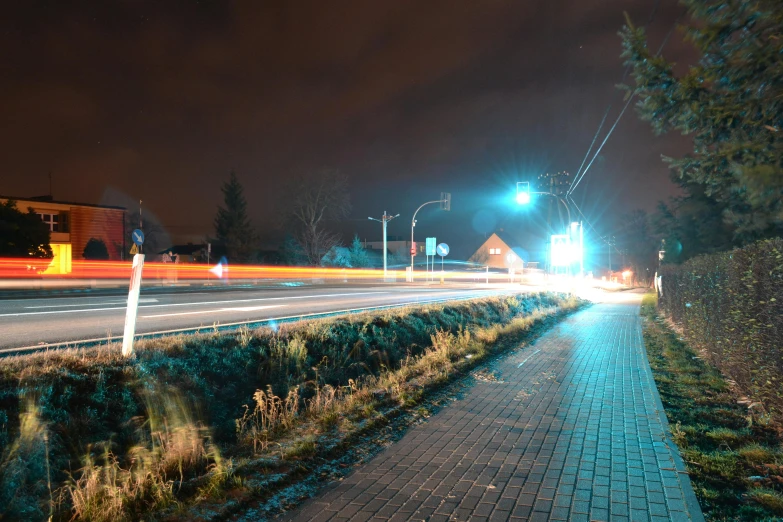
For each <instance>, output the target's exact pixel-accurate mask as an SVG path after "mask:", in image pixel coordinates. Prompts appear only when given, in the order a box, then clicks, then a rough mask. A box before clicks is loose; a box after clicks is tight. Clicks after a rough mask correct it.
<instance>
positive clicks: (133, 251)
mask: <svg viewBox="0 0 783 522" xmlns="http://www.w3.org/2000/svg"><path fill="white" fill-rule="evenodd" d="M130 253H131V255H132V256H135V255H136V254H138V253H139V247H137V246H136V243H133V246H132V247H131V249H130Z"/></svg>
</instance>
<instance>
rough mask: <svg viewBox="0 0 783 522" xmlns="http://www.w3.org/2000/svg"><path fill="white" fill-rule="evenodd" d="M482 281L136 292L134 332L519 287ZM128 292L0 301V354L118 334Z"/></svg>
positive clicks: (440, 298)
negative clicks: (467, 284) (478, 284)
mask: <svg viewBox="0 0 783 522" xmlns="http://www.w3.org/2000/svg"><path fill="white" fill-rule="evenodd" d="M520 290H521V287H519V286H517V287H515V288H513V289H511V288H510V289H506V290H503V289H497V288H495V289H488V288H486V287H484V288H481V287H469V288H468V287H462V288H454V287H437V286H433V287H411V286H391V285H314V286H307V287H292V288H275V289H268V288H267V289H252V288H230V289H220V290H210V289H204V291H196V292H193V291H187V292H186V291H182V290H179V289H176V288H172V289H171V290H170V291H156V292H144V291H142V294H141V299H140V304H139V312H138V319H137V323H136V333H137V334H152V333H156V332H169V331H176V330H184V329H189V328H199V327H205V328H209V327H212V326H213V325H215V324H217V325H224V326H225V325H229V324H235V323H241V322H248V321H262V320H268V319H276V320H280V319H285V318H291V317H298V316H302V315H308V314H318V313H330V312H341V311H348V310H356V309H362V308H372V307H379V306H390V305H406V304H416V303H422V302H428V301H433V300H437V301H445V300H450V299H465V298H470V297H481V296H483V295H490V294H497V293H499V292H504V293H508V292H519V291H520ZM126 300H127V296H123V295H120V294H118V295H100V296H66V297H41V298H26V299H0V332H2V335H0V352H4V353H9V352H11V351H16V350H17V349H31V348H32V347H43V346H45V345H48V344H57V343H65V342H78V341H92V342H95V341H97V340H105V339H107V338H121V336H122V332H123V327H124V324H125V311H126V309H125V305H126Z"/></svg>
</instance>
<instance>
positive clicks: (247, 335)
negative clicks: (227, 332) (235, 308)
mask: <svg viewBox="0 0 783 522" xmlns="http://www.w3.org/2000/svg"><path fill="white" fill-rule="evenodd" d="M252 340H253V334H252V333H251V332H250V328H248V327H247V325H242V326H240V327H239V330H237V342H238V343H239V346H241V347H242V348H247V347H248V345H250V341H252Z"/></svg>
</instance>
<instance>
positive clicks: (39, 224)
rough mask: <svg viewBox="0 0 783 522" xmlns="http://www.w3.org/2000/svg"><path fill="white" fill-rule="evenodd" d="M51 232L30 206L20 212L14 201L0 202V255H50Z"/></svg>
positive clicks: (41, 256) (47, 256)
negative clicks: (25, 210)
mask: <svg viewBox="0 0 783 522" xmlns="http://www.w3.org/2000/svg"><path fill="white" fill-rule="evenodd" d="M50 240H51V232H49V227H48V226H47V225H46V223H44V222H43V221H42V220H41V218H40V216H38V214H36V213H35V212H34V211H33V209H32V208H29V209H27V212H22V211H20V210H18V209H17V208H16V202H15V201H12V200H8V201H6V202H5V203H0V256H2V257H36V258H42V259H48V258H51V257H52V255H53V254H52V248H51V247H50V246H49V241H50Z"/></svg>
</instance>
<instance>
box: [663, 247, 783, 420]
mask: <svg viewBox="0 0 783 522" xmlns="http://www.w3.org/2000/svg"><path fill="white" fill-rule="evenodd" d="M662 290H663V295H662V297H661V299H660V300H659V305H660V306H661V307H662V308H663V310H664V311H665V312H666V314H668V315H669V316H670V317H671V319H672V320H674V322H675V323H677V324H678V325H680V326H681V327H682V328H683V332H684V335H685V336H686V338H687V340H688V341H689V342H691V343H692V344H694V345H695V346H697V347H699V348H700V349H702V350H703V351H704V352H705V353H706V354H707V356H708V358H709V360H710V362H711V363H712V364H713V365H715V366H717V367H718V368H719V369H720V370H721V371H722V372H723V374H724V375H726V376H727V377H728V378H730V379H732V380H734V381H736V383H737V384H738V385H739V387H740V388H741V390H742V391H743V392H744V393H746V394H748V395H749V396H750V397H751V398H752V399H753V400H755V401H759V402H760V403H761V404H762V405H763V406H764V407H765V408H767V410H768V412H769V413H770V414H772V415H774V416H775V417H777V418H778V419H779V420H780V419H783V386H781V384H782V380H783V239H772V240H765V241H760V242H758V243H755V244H753V245H749V246H747V247H744V248H739V249H736V250H732V251H730V252H723V253H719V254H710V255H705V256H700V257H696V258H694V259H691V260H690V261H688V262H686V263H685V264H683V265H681V266H678V267H672V266H667V267H664V269H663V270H662Z"/></svg>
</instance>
